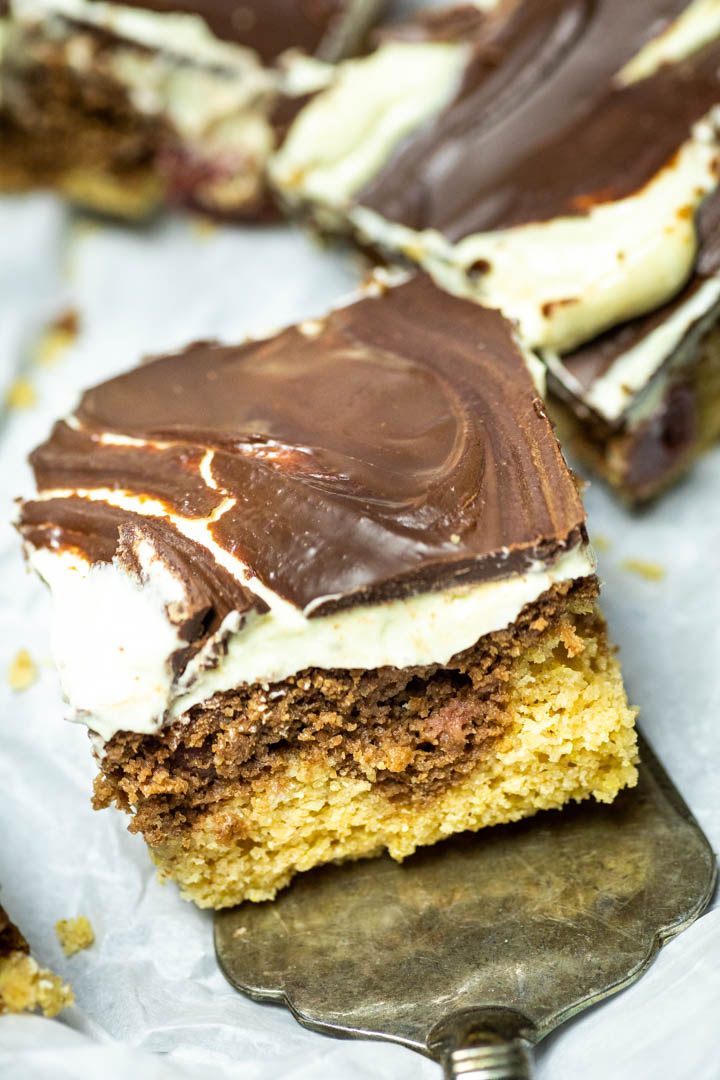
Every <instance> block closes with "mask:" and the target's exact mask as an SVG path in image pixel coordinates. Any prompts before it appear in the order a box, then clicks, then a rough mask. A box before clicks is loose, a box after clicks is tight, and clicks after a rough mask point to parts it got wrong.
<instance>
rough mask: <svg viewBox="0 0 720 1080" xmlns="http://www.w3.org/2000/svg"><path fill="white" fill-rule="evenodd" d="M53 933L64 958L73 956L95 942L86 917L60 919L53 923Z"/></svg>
mask: <svg viewBox="0 0 720 1080" xmlns="http://www.w3.org/2000/svg"><path fill="white" fill-rule="evenodd" d="M55 933H56V934H57V939H58V941H59V942H60V944H61V945H62V950H63V952H64V953H65V955H66V956H74V955H75V953H78V952H80V951H81V950H82V949H87V948H89V947H90V946H91V945H92V943H93V942H94V940H95V933H94V931H93V928H92V926H91V925H90V920H89V919H88V917H87V915H78V917H77V919H60V921H59V922H56V923H55Z"/></svg>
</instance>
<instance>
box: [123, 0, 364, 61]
mask: <svg viewBox="0 0 720 1080" xmlns="http://www.w3.org/2000/svg"><path fill="white" fill-rule="evenodd" d="M122 3H123V4H126V5H127V6H129V7H138V8H143V9H144V10H145V11H157V12H160V13H161V14H168V13H172V14H182V15H200V16H201V18H202V19H204V21H205V22H206V23H207V25H208V26H209V27H210V29H211V30H212V32H213V34H215V36H216V37H219V38H221V39H222V40H223V41H231V42H233V43H235V44H238V45H247V46H248V47H249V48H251V49H255V51H256V52H258V53H259V54H260V56H261V57H262V58H263V60H265V61H267V62H269V61H271V60H274V59H275V58H276V57H277V56H279V54H280V53H281V52H284V51H285V49H302V50H304V51H305V52H308V53H316V52H318V51H321V50H322V45H323V41H324V39H326V38H327V36H328V34H329V33H330V32H331V30H332V29H333V25H334V24H335V23H336V21H337V20H339V19H341V18H343V17H344V16H345V15H346V14H347V13H348V11H349V9H351V8H352V0H122Z"/></svg>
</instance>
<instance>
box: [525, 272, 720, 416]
mask: <svg viewBox="0 0 720 1080" xmlns="http://www.w3.org/2000/svg"><path fill="white" fill-rule="evenodd" d="M718 315H720V278H710V279H708V281H706V282H705V283H704V284H703V285H702V286H701V287H700V288H699V289H698V290H697V292H696V293H694V294H693V295H692V296H691V297H690V298H689V299H688V300H687V301H686V302H685V303H684V304H682V305H681V306H680V307H678V309H677V310H676V311H674V312H673V314H672V315H670V316H669V317H668V318H667V319H665V321H664V322H662V323H661V324H660V326H658V327H656V328H655V329H654V330H653V331H652V332H651V333H650V334H648V335H647V337H645V338H643V339H642V341H640V342H638V344H637V345H635V346H634V347H633V348H631V349H628V351H627V352H626V353H624V354H623V355H622V356H620V357H619V358H618V359H617V360H616V361H615V362H614V363H613V364H612V366H611V367H610V368H609V370H608V371H607V372H605V374H604V375H602V376H600V378H598V379H596V380H595V382H593V383H592V385H591V386H590V388H589V389H588V390H584V389H583V388H582V386H580V384H579V383H578V382H577V380H576V379H574V378H573V376H572V375H571V373H570V372H569V371H568V369H567V368H566V367H565V366H564V364H563V362H562V358H561V357H559V356H557V354H553V353H547V352H546V353H544V354H543V359H544V360H545V363H546V364H547V366H548V367H549V368H550V370H551V371H552V372H553V374H554V375H555V376H556V378H558V379H559V380H560V382H562V383H563V384H564V385H565V386H566V387H567V388H568V390H569V391H570V392H571V393H573V394H574V395H575V396H576V397H580V398H581V399H582V400H583V401H585V402H586V403H587V404H588V405H590V406H591V407H592V408H593V409H594V410H595V412H596V413H598V414H599V415H600V416H602V417H604V418H605V419H606V420H609V421H611V422H612V421H615V420H618V419H619V418H620V417H621V416H622V415H623V413H625V412H626V410H627V409H628V408H629V407H630V406H631V405H632V404H633V401H634V400H635V398H636V395H637V394H638V393H639V392H640V391H641V390H643V389H644V388H645V387H646V386H647V385H648V383H649V382H650V380H651V379H652V378H653V376H654V375H655V374H656V373H657V372H658V371H659V369H660V368H661V367H662V365H663V364H664V363H665V361H666V360H667V358H668V357H669V356H670V355H671V354H672V353H673V352H674V350H675V349H676V348H677V347H678V345H679V344H680V342H681V341H682V339H683V338H684V337H685V335H686V334H687V332H688V330H689V329H690V328H691V327H692V326H693V325H694V324H696V323H698V322H700V321H706V320H708V319H710V320H711V319H713V317H716V316H718Z"/></svg>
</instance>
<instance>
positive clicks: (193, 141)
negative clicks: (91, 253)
mask: <svg viewBox="0 0 720 1080" xmlns="http://www.w3.org/2000/svg"><path fill="white" fill-rule="evenodd" d="M378 7H379V0H303V2H294V0H293V2H289V0H243V3H242V4H231V3H223V2H204V0H128V2H126V3H114V2H105V0H10V19H9V25H8V30H7V34H6V48H5V55H4V63H3V68H2V81H3V84H4V85H3V91H2V94H3V98H4V101H5V112H6V117H7V120H6V127H8V122H11V130H10V131H6V133H5V135H6V138H5V141H6V143H7V145H6V146H4V147H3V149H2V151H1V152H0V185H2V186H4V187H5V188H10V187H15V188H17V187H21V186H23V184H25V185H27V184H29V183H35V184H50V185H54V186H55V187H57V188H58V189H60V190H61V191H63V192H64V193H65V194H66V195H68V196H69V197H71V198H72V199H74V200H76V201H78V202H80V203H83V204H86V205H88V206H90V207H93V208H96V209H98V210H101V211H104V212H108V213H113V214H118V215H122V216H128V217H136V216H141V215H144V214H147V213H149V212H151V211H152V210H153V209H154V208H156V207H157V206H158V205H160V204H162V203H165V202H170V203H174V204H182V205H189V206H193V207H196V208H198V209H201V210H203V211H207V212H210V213H213V214H218V215H221V216H228V217H253V216H258V215H262V214H264V213H266V212H267V211H268V209H269V202H268V199H267V191H266V185H265V178H264V172H265V165H266V161H267V158H268V155H269V153H270V151H271V150H272V148H273V146H274V143H275V139H276V132H277V130H278V125H277V124H276V123H275V116H274V114H275V110H276V109H280V111H281V112H283V114H287V111H288V105H287V103H286V104H285V107H284V109H283V108H282V107H281V106H282V102H283V100H284V99H285V98H287V99H288V100H289V101H290V102H293V101H294V100H295V99H300V100H302V99H303V96H304V95H305V94H307V93H309V92H311V91H312V89H314V87H315V86H316V85H318V80H319V81H320V83H322V81H323V79H324V77H325V76H324V71H325V68H326V65H325V64H323V63H320V58H322V60H324V61H330V60H334V59H337V58H338V57H339V56H341V55H343V54H344V53H346V52H347V51H348V50H349V49H351V48H352V47H354V46H356V45H358V43H359V41H360V40H361V38H362V35H363V33H364V31H365V30H366V28H367V27H368V25H369V23H370V22H371V20H372V18H373V16H374V14H375V12H376V10H377V9H378ZM288 50H292V59H290V54H289V53H288ZM313 61H314V62H313Z"/></svg>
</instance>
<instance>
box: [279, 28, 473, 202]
mask: <svg viewBox="0 0 720 1080" xmlns="http://www.w3.org/2000/svg"><path fill="white" fill-rule="evenodd" d="M468 55H469V50H468V47H467V46H464V45H458V44H447V43H443V42H419V43H407V42H395V41H393V42H388V43H387V44H384V45H382V46H381V47H380V48H379V49H378V50H377V51H376V52H374V53H372V54H371V55H370V56H368V57H363V58H362V59H359V60H349V61H347V62H345V63H343V64H340V65H339V66H338V68H337V71H336V74H335V76H334V78H333V80H332V83H331V85H330V87H329V88H328V89H327V90H326V91H325V92H323V93H322V94H320V95H319V96H318V98H317V99H316V100H315V102H313V103H312V104H311V105H310V106H309V107H307V108H305V109H303V111H302V112H301V114H300V116H299V117H298V119H297V120H296V122H295V123H294V124H293V126H292V128H291V130H290V132H289V133H288V136H287V138H286V140H285V142H284V144H283V146H282V148H281V149H280V150H279V151H278V153H277V154H276V155H275V158H274V160H273V162H272V165H271V175H272V178H273V180H274V182H275V183H276V184H277V186H278V187H279V188H280V189H281V190H282V192H283V193H284V195H285V196H286V197H287V198H288V199H289V201H290V202H293V201H296V199H297V197H298V196H299V197H301V199H302V200H308V199H309V200H311V201H313V202H317V203H319V204H321V205H322V206H323V207H324V208H325V209H326V210H327V209H335V208H337V209H340V208H342V207H344V206H346V205H347V204H348V202H349V200H350V199H351V198H352V196H353V195H355V194H356V193H357V192H358V191H359V190H360V189H361V188H362V187H363V186H364V184H365V183H366V182H367V181H368V180H370V179H371V178H372V177H373V176H374V175H375V174H376V173H377V172H378V171H379V169H380V168H382V166H383V165H384V164H385V162H386V161H387V160H388V158H389V157H390V154H391V153H392V151H393V149H394V148H395V147H396V146H397V144H398V143H399V142H400V140H401V139H402V138H403V137H404V136H405V135H406V134H408V133H410V132H411V131H414V130H415V129H416V128H417V127H418V126H419V125H420V124H422V123H423V121H425V120H427V119H428V118H429V117H431V116H434V115H435V114H436V113H437V112H438V111H439V110H440V109H441V108H442V107H443V106H444V105H446V104H447V103H448V102H449V101H450V100H451V98H452V97H453V95H454V94H455V93H456V91H457V89H458V87H459V85H460V80H461V78H462V74H463V71H464V69H465V65H466V63H467V59H468Z"/></svg>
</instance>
